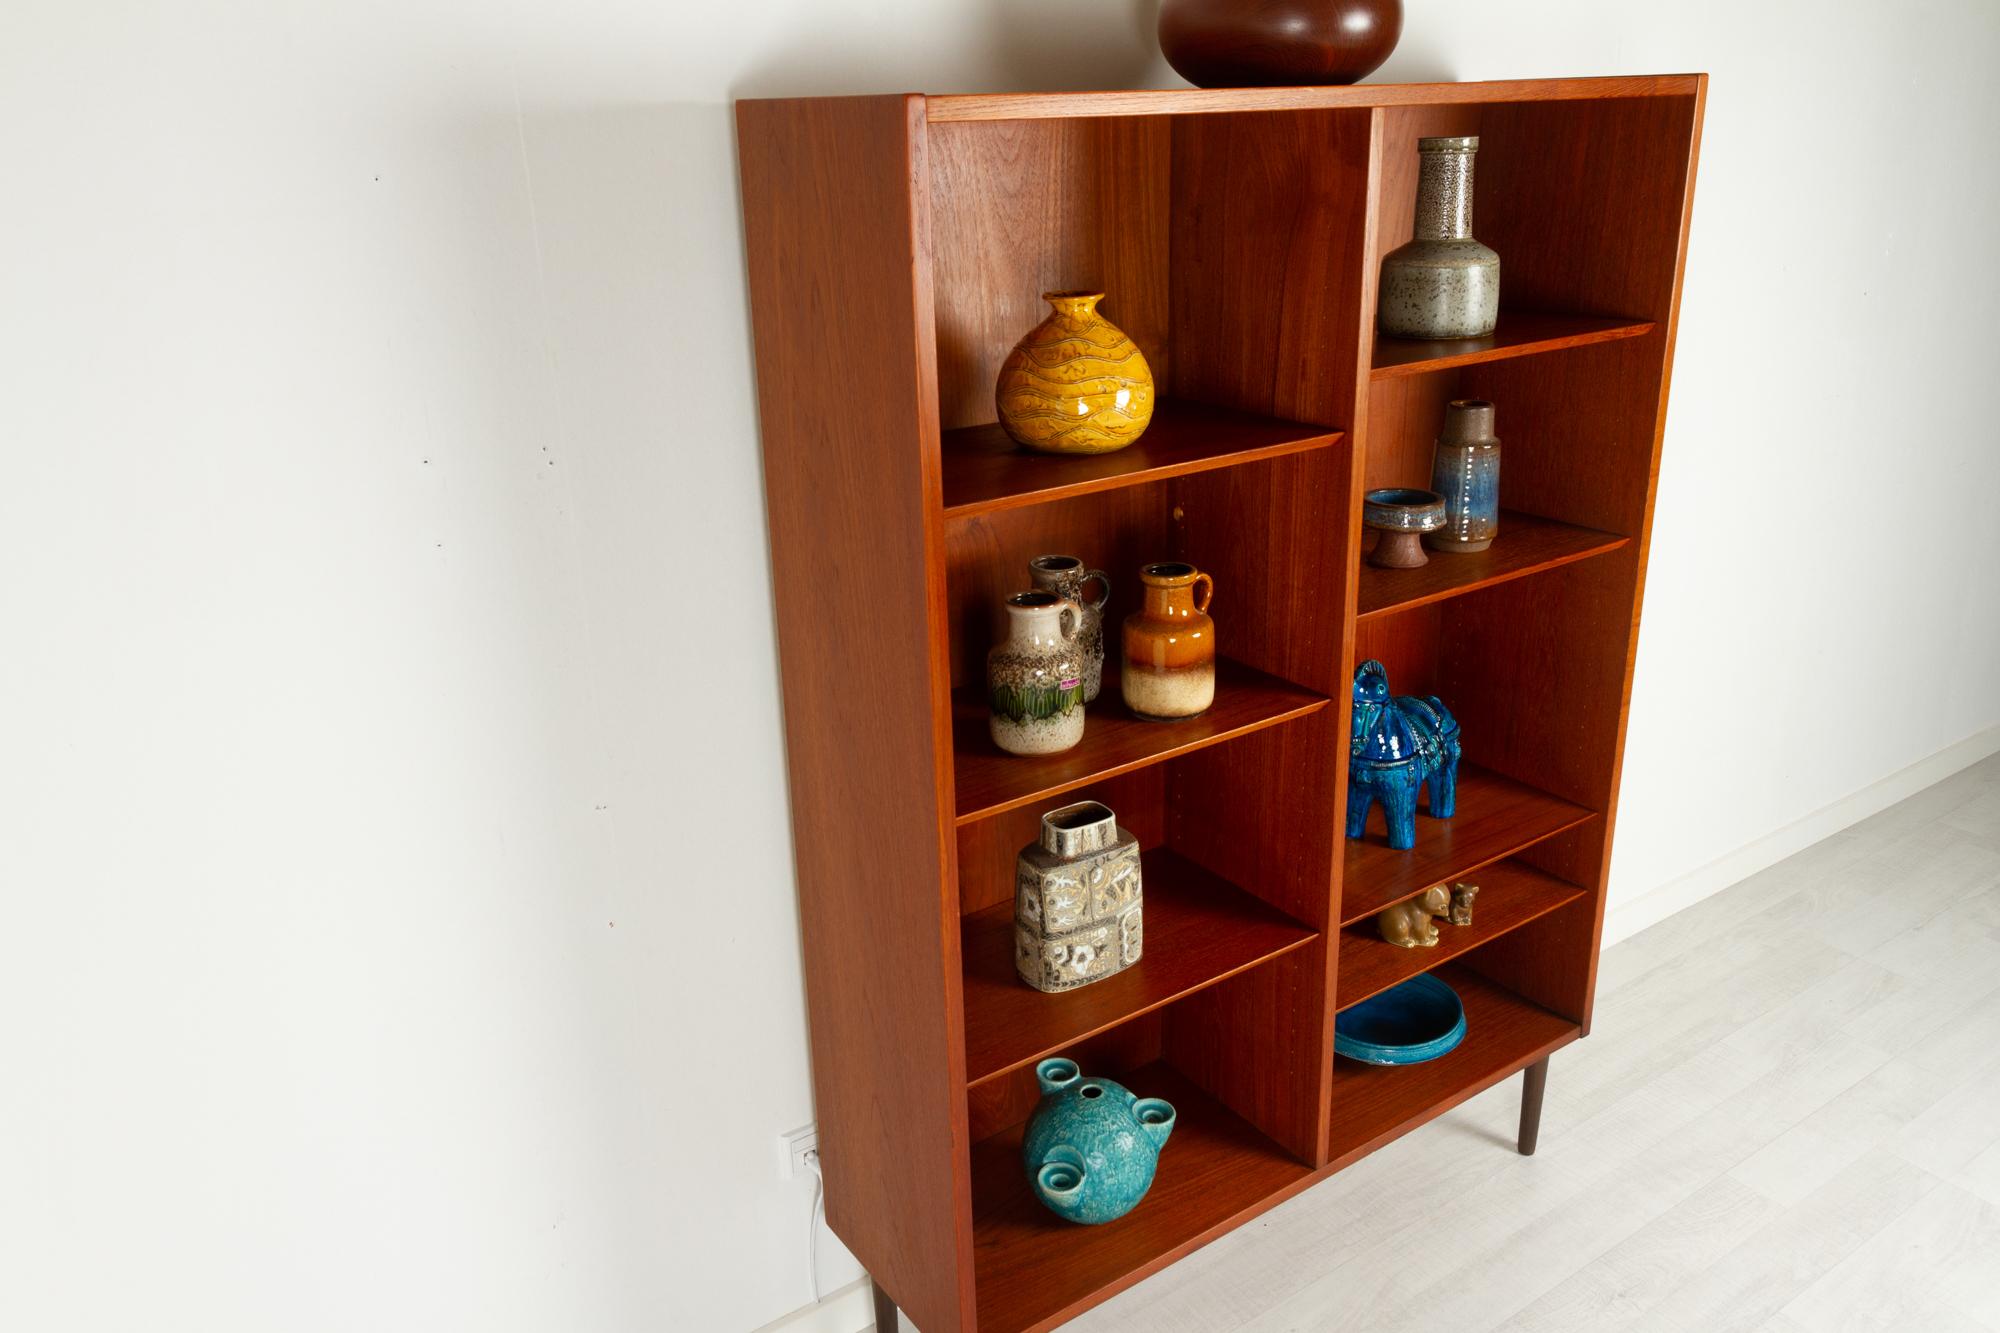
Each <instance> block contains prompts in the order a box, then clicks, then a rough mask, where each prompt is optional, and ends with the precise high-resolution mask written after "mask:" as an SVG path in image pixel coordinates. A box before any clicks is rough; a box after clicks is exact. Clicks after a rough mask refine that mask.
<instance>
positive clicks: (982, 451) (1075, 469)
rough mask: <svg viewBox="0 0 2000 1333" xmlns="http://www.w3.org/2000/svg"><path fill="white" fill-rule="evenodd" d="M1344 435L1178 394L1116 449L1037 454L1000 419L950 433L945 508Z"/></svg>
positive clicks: (1273, 453)
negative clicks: (1132, 440) (1131, 440)
mask: <svg viewBox="0 0 2000 1333" xmlns="http://www.w3.org/2000/svg"><path fill="white" fill-rule="evenodd" d="M1339 440H1340V432H1339V431H1330V430H1327V429H1325V428H1324V427H1320V426H1306V425H1301V424H1299V423H1298V422H1295V421H1278V420H1274V419H1272V418H1270V417H1258V416H1252V415H1250V414H1248V413H1244V412H1229V411H1225V410H1223V409H1220V408H1214V407H1208V406H1206V405H1204V404H1201V403H1190V402H1182V401H1180V400H1178V399H1173V398H1166V399H1162V400H1160V402H1159V403H1158V404H1157V405H1156V406H1155V408H1154V410H1153V421H1152V424H1151V425H1149V426H1148V427H1147V428H1146V433H1145V434H1144V435H1142V436H1140V437H1139V440H1138V442H1137V443H1136V444H1131V445H1127V446H1126V447H1125V448H1123V449H1120V450H1118V451H1117V452H1115V453H1109V454H1091V455H1086V456H1081V457H1079V456H1075V455H1058V454H1042V453H1032V452H1030V451H1028V450H1026V449H1023V448H1022V447H1021V446H1020V445H1018V444H1016V443H1014V440H1013V438H1012V437H1011V436H1009V435H1008V434H1007V432H1006V430H1005V429H1003V428H1002V427H1001V426H999V425H998V424H991V425H985V426H968V427H964V428H962V429H959V430H950V431H946V432H945V433H944V507H945V512H946V514H947V515H948V516H950V517H953V518H957V517H959V516H960V515H964V514H977V513H985V512H987V511H990V510H995V509H1009V508H1012V507H1014V506H1016V505H1029V504H1039V503H1042V502H1044V501H1048V500H1060V499H1066V498H1068V497H1069V496H1073V495H1087V494H1089V493H1091V492H1093V491H1104V490H1112V489H1114V488H1116V487H1119V486H1136V485H1141V484H1144V483H1147V482H1154V481H1162V480H1165V479H1167V478H1169V477H1180V476H1187V475H1189V474H1191V473H1196V472H1205V471H1208V470H1209V469H1211V468H1218V467H1231V466H1234V465H1236V464H1239V463H1254V462H1260V461H1262V460H1264V459H1267V458H1277V457H1280V456H1281V455H1284V454H1291V453H1298V452H1300V451H1301V450H1305V449H1320V448H1324V447H1326V446H1327V445H1330V444H1335V443H1337V442H1338V441H1339Z"/></svg>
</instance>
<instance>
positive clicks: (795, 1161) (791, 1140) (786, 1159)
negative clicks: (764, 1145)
mask: <svg viewBox="0 0 2000 1333" xmlns="http://www.w3.org/2000/svg"><path fill="white" fill-rule="evenodd" d="M818 1151H819V1127H818V1126H817V1125H800V1126H799V1127H798V1128H797V1129H795V1130H793V1131H792V1132H791V1133H789V1134H780V1135H779V1136H778V1178H779V1179H780V1180H792V1179H795V1178H796V1177H799V1176H803V1175H809V1174H810V1173H811V1171H812V1168H811V1167H809V1166H807V1165H806V1157H807V1155H808V1154H810V1153H816V1152H818Z"/></svg>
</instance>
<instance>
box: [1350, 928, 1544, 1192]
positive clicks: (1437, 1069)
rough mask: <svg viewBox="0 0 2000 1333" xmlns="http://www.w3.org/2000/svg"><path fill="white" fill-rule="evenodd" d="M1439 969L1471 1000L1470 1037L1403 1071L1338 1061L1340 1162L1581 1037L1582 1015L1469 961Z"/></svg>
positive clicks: (1467, 1019) (1437, 972)
mask: <svg viewBox="0 0 2000 1333" xmlns="http://www.w3.org/2000/svg"><path fill="white" fill-rule="evenodd" d="M1433 973H1434V975H1436V976H1439V977H1442V978H1444V980H1445V981H1446V982H1448V983H1449V984H1450V985H1451V987H1452V989H1453V990H1456V991H1457V992H1458V994H1459V998H1460V999H1462V1000H1464V1001H1465V1040H1464V1041H1462V1042H1460V1043H1459V1046H1458V1049H1457V1050H1455V1051H1453V1052H1451V1053H1450V1054H1449V1055H1446V1056H1443V1057H1441V1058H1439V1059H1436V1060H1432V1061H1430V1062H1429V1063H1427V1064H1421V1065H1408V1066H1404V1067H1401V1068H1394V1067H1389V1066H1384V1065H1365V1064H1362V1063H1361V1062H1360V1061H1358V1060H1349V1059H1346V1058H1344V1057H1341V1058H1336V1059H1335V1061H1334V1072H1333V1103H1334V1115H1333V1125H1332V1132H1331V1135H1330V1137H1329V1138H1328V1140H1327V1154H1326V1155H1327V1158H1328V1160H1329V1161H1330V1162H1332V1163H1333V1164H1334V1165H1335V1166H1341V1165H1345V1164H1346V1163H1347V1162H1350V1161H1352V1160H1354V1159H1355V1158H1356V1157H1360V1156H1362V1155H1363V1154H1364V1153H1367V1152H1369V1151H1371V1150H1373V1149H1375V1148H1378V1147H1380V1146H1381V1145H1383V1144H1384V1143H1387V1142H1388V1141H1389V1140H1391V1139H1393V1138H1395V1137H1397V1136H1398V1135H1400V1134H1405V1133H1408V1132H1409V1131H1410V1130H1412V1129H1415V1128H1416V1127H1417V1126H1418V1125H1421V1124H1423V1123H1424V1122H1425V1121H1426V1120H1430V1119H1433V1118H1435V1117H1436V1116H1439V1115H1442V1114H1443V1113H1444V1112H1446V1111H1448V1110H1450V1109H1451V1108H1452V1107H1454V1106H1456V1105H1458V1104H1459V1103H1460V1102H1462V1101H1464V1100H1465V1099H1466V1098H1467V1097H1470V1096H1472V1095H1473V1094H1474V1093H1476V1092H1481V1091H1483V1090H1484V1089H1486V1088H1490V1087H1492V1086H1493V1085H1494V1084H1495V1083H1498V1082H1499V1081H1500V1080H1501V1079H1503V1078H1505V1077H1507V1076H1508V1075H1509V1074H1512V1073H1514V1072H1516V1071H1517V1070H1520V1069H1523V1068H1525V1067H1526V1066H1528V1065H1530V1064H1533V1063H1534V1062H1535V1061H1536V1060H1539V1059H1541V1058H1542V1057H1543V1056H1545V1055H1547V1054H1548V1053H1549V1052H1550V1051H1552V1050H1554V1049H1555V1048H1556V1047H1558V1046H1561V1045H1563V1044H1564V1043H1565V1042H1568V1041H1571V1040H1574V1039H1575V1038H1576V1037H1577V1036H1579V1035H1580V1032H1579V1026H1578V1024H1577V1023H1576V1021H1575V1020H1573V1019H1568V1018H1565V1017H1563V1016H1562V1015H1561V1014H1557V1013H1553V1012H1551V1011H1549V1010H1548V1009H1545V1008H1543V1007H1542V1006H1541V1005H1538V1004H1536V1003H1534V1002H1533V1001H1532V1000H1528V999H1525V998H1523V997H1522V996H1520V995H1518V994H1516V993H1515V992H1513V991H1511V990H1509V989H1508V988H1507V987H1505V986H1503V985H1501V984H1499V983H1498V982H1495V981H1493V980H1492V979H1490V978H1488V977H1486V976H1483V975H1481V974H1480V973H1478V972H1475V971H1473V970H1472V969H1471V968H1470V967H1467V966H1465V965H1464V964H1462V963H1447V964H1445V965H1444V966H1442V967H1439V968H1436V969H1433Z"/></svg>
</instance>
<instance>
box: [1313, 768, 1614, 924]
mask: <svg viewBox="0 0 2000 1333" xmlns="http://www.w3.org/2000/svg"><path fill="white" fill-rule="evenodd" d="M1591 817H1592V816H1591V812H1590V811H1588V810H1586V809H1584V808H1583V807H1582V806H1579V805H1572V804H1571V803H1570V802H1568V801H1565V800H1563V799H1562V798H1560V797H1557V796H1551V795H1550V794H1549V793H1547V792H1545V791H1541V790H1539V789H1538V788H1535V787H1530V786H1528V785H1527V784H1526V783H1522V782H1515V781H1513V780H1512V779H1510V778H1504V777H1502V776H1500V775H1499V774H1498V773H1495V772H1493V771H1491V770H1490V769H1485V768H1481V767H1480V766H1479V765H1477V764H1474V763H1471V762H1469V761H1466V762H1462V763H1461V764H1460V766H1459V770H1458V813H1457V814H1455V815H1453V816H1452V817H1451V818H1450V819H1432V818H1431V817H1430V816H1429V815H1427V814H1424V813H1423V812H1422V807H1419V809H1418V814H1417V845H1416V846H1415V847H1412V848H1411V849H1409V850H1408V851H1401V852H1399V851H1397V850H1395V849H1394V848H1392V847H1390V846H1389V844H1388V841H1387V835H1386V834H1385V833H1384V831H1383V824H1382V808H1381V806H1379V805H1378V806H1376V807H1375V808H1374V809H1372V810H1370V811H1369V814H1368V835H1367V837H1365V838H1349V839H1347V850H1346V873H1345V874H1344V875H1343V876H1342V877H1341V884H1342V892H1343V896H1342V900H1341V908H1340V919H1341V922H1342V923H1343V924H1345V923H1348V922H1352V921H1358V920H1360V919H1362V918H1364V917H1369V916H1373V915H1374V914H1375V913H1376V912H1379V911H1381V910H1382V909H1383V908H1384V907H1387V906H1388V905H1389V904H1391V903H1397V902H1401V901H1402V900H1403V899H1405V898H1408V897H1409V896H1411V895H1412V894H1415V893H1419V892H1422V891H1423V890H1424V889H1426V888H1428V887H1430V886H1431V885H1433V884H1436V883H1438V882H1439V881H1440V880H1448V879H1464V878H1465V877H1466V876H1468V875H1470V874H1471V873H1472V872H1473V871H1475V870H1477V869H1479V868H1480V867H1481V866H1484V865H1489V864H1491V863H1492V862H1494V861H1498V860H1500V859H1502V858H1503V857H1508V856H1513V855H1514V854H1515V853H1517V852H1519V851H1521V850H1522V849H1523V848H1525V847H1528V846H1531V845H1533V844H1534V843H1536V842H1539V841H1541V840H1542V839H1543V838H1546V837H1548V836H1549V835H1550V834H1552V833H1558V832H1560V831H1562V830H1563V829H1566V828H1572V827H1574V826H1575V825H1578V824H1581V823H1583V821H1584V820H1586V819H1589V818H1591Z"/></svg>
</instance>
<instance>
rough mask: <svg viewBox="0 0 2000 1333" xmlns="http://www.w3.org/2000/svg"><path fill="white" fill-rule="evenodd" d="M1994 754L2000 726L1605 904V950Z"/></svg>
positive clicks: (1999, 750)
mask: <svg viewBox="0 0 2000 1333" xmlns="http://www.w3.org/2000/svg"><path fill="white" fill-rule="evenodd" d="M1996 753H2000V726H1993V727H1988V728H1986V729H1985V730H1984V731H1976V732H1974V733H1973V734H1972V735H1970V736H1967V737H1966V738H1965V739H1964V740H1962V741H1959V742H1958V743H1957V744H1955V745H1948V746H1946V747H1945V748H1944V749H1942V750H1939V751H1938V752H1937V753H1936V754H1934V755H1932V756H1931V757H1930V758H1928V759H1919V760H1918V761H1917V762H1916V763H1914V764H1911V765H1910V766H1909V767H1908V768H1905V769H1901V770H1899V771H1897V772H1895V773H1891V774H1890V775H1889V776H1888V777H1886V778H1883V779H1882V780H1881V781H1880V782H1875V783H1871V784H1869V785H1868V786H1866V787H1863V788H1862V789H1861V790H1860V791H1857V792H1854V793H1853V794H1851V795H1848V796H1844V797H1842V798H1841V799H1840V800H1838V801H1835V802H1834V803H1833V804H1831V805H1828V806H1825V807H1823V808H1821V809H1818V810H1815V811H1813V812H1812V813H1811V814H1809V815H1807V816H1805V817H1804V818H1803V819H1797V820H1794V821H1793V822H1791V823H1789V824H1787V825H1785V826H1784V827H1783V828H1781V829H1778V830H1776V831H1775V832H1772V833H1767V834H1765V835H1764V836H1763V837H1761V838H1759V839H1757V840H1756V841H1755V842H1752V843H1749V844H1747V845H1745V846H1742V847H1739V848H1737V849H1736V850H1735V851H1733V852H1730V853H1729V854H1728V855H1726V856H1720V857H1717V858H1716V859H1715V860H1713V861H1710V862H1709V863H1708V864H1707V865H1705V866H1703V867H1701V868H1700V869H1699V870H1694V871H1690V872H1689V873H1687V874H1685V875H1682V876H1681V877H1680V878H1679V879H1675V880H1669V881H1668V882H1667V883H1665V884H1662V885H1660V886H1659V887H1658V888H1655V889H1650V890H1648V891H1646V892H1645V893H1642V894H1640V895H1639V896H1638V897H1636V898H1634V899H1632V900H1631V901H1630V902H1626V903H1612V904H1609V905H1608V906H1607V907H1606V908H1605V912H1604V947H1605V948H1607V949H1608V948H1610V947H1611V946H1612V945H1614V944H1616V943H1617V942H1618V941H1619V940H1622V939H1624V938H1626V937H1627V936H1629V935H1636V934H1638V933H1639V932H1640V931H1642V930H1644V929H1645V928H1646V927H1648V926H1651V925H1654V924H1657V923H1658V922H1661V921H1664V920H1666V919H1667V918H1668V917H1670V916H1672V915H1673V914H1674V913H1675V912H1678V911H1680V910H1681V909H1682V908H1684V907H1692V906H1694V905H1695V904H1696V903H1698V902H1700V901H1701V900H1702V899H1703V898H1706V897H1708V896H1709V895H1710V894H1711V893H1717V892H1719V891H1721V890H1723V889H1726V888H1728V887H1729V886H1730V885H1732V884H1738V883H1741V882H1742V881H1743V880H1746V879H1748V878H1750V876H1752V875H1754V874H1756V873H1757V872H1758V871H1760V870H1763V869H1765V868H1766V867H1769V866H1774V865H1776V864H1777V863H1778V862H1780V861H1782V860H1784V859H1785V858H1786V857H1788V856H1790V855H1791V854H1792V853H1794V852H1798V851H1803V850H1804V849H1805V848H1807V847H1810V846H1812V845H1813V844H1814V843H1816V842H1818V841H1819V840H1820V839H1822V838H1828V837H1831V836H1833V835H1834V834H1836V833H1838V832H1840V831H1841V830H1842V829H1844V828H1847V827H1849V826H1850V825H1853V824H1858V823H1860V822H1861V821H1862V820H1864V819H1866V818H1868V816H1870V815H1872V814H1875V813H1877V812H1879V811H1882V810H1886V809H1888V808H1889V807H1890V806H1892V805H1894V804H1895V803H1896V802H1898V801H1901V800H1905V799H1907V798H1908V797H1911V796H1914V795H1916V793H1918V792H1920V791H1922V790H1923V789H1924V788H1926V787H1929V786H1931V785H1933V784H1935V783H1939V782H1942V781H1944V780H1945V779H1946V778H1948V777H1950V776H1951V775H1952V774H1954V773H1956V772H1958V771H1960V770H1961V769H1966V768H1970V767H1971V766H1972V765H1974V764H1976V763H1978V762H1979V761H1980V760H1982V759H1984V758H1986V757H1987V756H1988V755H1991V754H1996Z"/></svg>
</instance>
